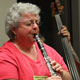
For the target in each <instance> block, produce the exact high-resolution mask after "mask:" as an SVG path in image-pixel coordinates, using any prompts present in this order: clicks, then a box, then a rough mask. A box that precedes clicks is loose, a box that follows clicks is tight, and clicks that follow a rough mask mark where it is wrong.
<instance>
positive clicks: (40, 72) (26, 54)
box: [0, 3, 71, 80]
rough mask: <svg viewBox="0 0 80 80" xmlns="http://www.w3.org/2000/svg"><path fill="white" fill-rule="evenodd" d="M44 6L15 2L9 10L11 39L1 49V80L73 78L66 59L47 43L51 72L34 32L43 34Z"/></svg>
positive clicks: (8, 20)
mask: <svg viewBox="0 0 80 80" xmlns="http://www.w3.org/2000/svg"><path fill="white" fill-rule="evenodd" d="M39 13H40V9H39V8H38V7H37V6H36V5H34V4H31V3H15V4H14V5H13V6H12V7H11V8H10V9H9V12H8V15H7V18H6V25H5V30H6V33H7V35H8V36H9V38H10V40H9V41H7V42H6V43H4V45H3V46H2V47H1V48H0V80H71V76H70V74H69V71H68V69H67V66H66V64H65V63H64V61H63V58H62V57H61V56H60V55H59V54H58V52H56V51H55V50H54V49H53V48H51V47H50V46H48V45H46V44H45V43H43V45H44V47H45V50H46V52H47V54H48V56H49V57H50V58H51V61H52V62H51V65H52V69H54V70H55V71H56V73H58V74H59V75H57V76H54V75H50V71H49V69H48V67H47V65H46V62H45V60H44V57H43V55H42V53H41V51H40V49H39V48H38V45H37V43H36V40H35V38H34V34H39V22H40V16H39Z"/></svg>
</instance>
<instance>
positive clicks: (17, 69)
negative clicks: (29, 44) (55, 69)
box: [0, 41, 68, 80]
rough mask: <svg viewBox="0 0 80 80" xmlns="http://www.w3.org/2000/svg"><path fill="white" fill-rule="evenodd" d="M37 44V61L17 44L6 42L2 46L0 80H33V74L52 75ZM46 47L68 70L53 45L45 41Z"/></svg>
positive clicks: (51, 56) (48, 52) (52, 58)
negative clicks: (22, 51)
mask: <svg viewBox="0 0 80 80" xmlns="http://www.w3.org/2000/svg"><path fill="white" fill-rule="evenodd" d="M34 44H35V46H36V50H37V54H38V58H37V60H36V61H34V60H32V59H31V58H30V57H28V56H26V55H25V54H23V53H21V52H20V51H19V50H18V49H17V48H16V46H15V45H14V44H13V43H12V42H11V41H8V42H6V43H5V44H4V45H3V46H2V47H1V48H0V80H1V79H19V80H33V76H35V75H36V76H50V72H49V69H48V67H47V65H46V62H45V60H44V57H43V55H42V53H41V51H40V49H39V48H38V45H37V43H36V42H35V43H34ZM43 45H44V48H45V50H46V52H47V54H48V56H49V57H50V58H51V60H52V61H53V60H55V61H57V62H58V63H59V64H61V66H62V68H63V69H64V70H66V71H68V68H67V66H66V64H65V63H64V61H63V58H62V57H61V56H60V55H59V53H58V52H57V51H56V50H54V49H53V48H52V47H50V46H48V45H46V44H45V43H43Z"/></svg>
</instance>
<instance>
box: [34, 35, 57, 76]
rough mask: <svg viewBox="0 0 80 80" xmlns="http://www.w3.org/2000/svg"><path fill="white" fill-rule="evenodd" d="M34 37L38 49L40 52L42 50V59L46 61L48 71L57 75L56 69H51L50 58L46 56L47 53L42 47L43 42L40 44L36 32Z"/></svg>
mask: <svg viewBox="0 0 80 80" xmlns="http://www.w3.org/2000/svg"><path fill="white" fill-rule="evenodd" d="M34 37H35V39H36V41H37V44H38V47H39V49H40V50H41V52H42V55H43V57H44V59H45V62H46V65H47V67H48V69H49V71H50V74H51V75H55V76H57V73H56V71H55V70H53V69H52V65H51V59H50V57H48V55H47V53H46V50H45V48H44V46H43V44H42V42H41V40H40V38H39V36H38V35H37V34H34Z"/></svg>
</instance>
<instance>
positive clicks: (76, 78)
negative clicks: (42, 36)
mask: <svg viewBox="0 0 80 80" xmlns="http://www.w3.org/2000/svg"><path fill="white" fill-rule="evenodd" d="M55 19H56V22H57V26H58V30H60V29H61V27H62V26H63V25H62V22H61V18H60V16H59V14H56V15H55ZM61 42H62V45H63V49H64V52H65V57H66V61H67V65H68V68H69V71H70V74H71V76H72V79H73V80H80V77H79V74H78V71H77V68H76V65H75V62H74V59H73V56H72V52H71V50H70V48H69V45H68V40H67V37H63V36H61Z"/></svg>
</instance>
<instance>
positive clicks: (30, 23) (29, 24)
mask: <svg viewBox="0 0 80 80" xmlns="http://www.w3.org/2000/svg"><path fill="white" fill-rule="evenodd" d="M20 23H24V25H25V26H27V27H30V26H33V25H34V24H37V25H38V26H39V21H38V20H35V21H33V20H27V21H20Z"/></svg>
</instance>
